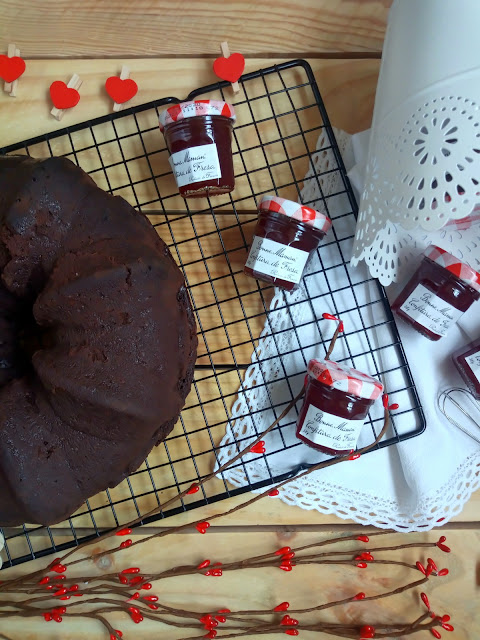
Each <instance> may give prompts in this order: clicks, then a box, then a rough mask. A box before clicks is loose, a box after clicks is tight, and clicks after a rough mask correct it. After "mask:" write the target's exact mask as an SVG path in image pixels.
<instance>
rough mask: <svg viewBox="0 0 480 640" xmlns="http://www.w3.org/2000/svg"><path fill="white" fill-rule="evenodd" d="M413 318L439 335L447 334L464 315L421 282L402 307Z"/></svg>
mask: <svg viewBox="0 0 480 640" xmlns="http://www.w3.org/2000/svg"><path fill="white" fill-rule="evenodd" d="M400 309H401V310H402V311H404V312H405V313H406V314H407V315H408V316H410V318H412V320H415V322H418V324H421V325H422V327H425V328H426V329H428V330H429V331H431V332H432V333H436V334H437V336H444V335H446V333H447V331H448V330H449V329H450V327H451V326H452V324H455V323H456V322H457V320H458V319H459V318H460V316H461V315H463V311H459V310H458V309H455V307H452V305H450V304H448V303H447V302H445V300H442V298H439V297H438V296H436V295H435V294H434V293H432V291H430V290H429V289H427V287H424V286H423V284H419V285H417V286H416V287H415V290H414V291H412V293H411V294H410V295H409V296H408V298H407V299H406V300H405V302H404V303H403V304H402V306H401V307H400Z"/></svg>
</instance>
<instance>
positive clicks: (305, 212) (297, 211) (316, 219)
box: [258, 195, 332, 233]
mask: <svg viewBox="0 0 480 640" xmlns="http://www.w3.org/2000/svg"><path fill="white" fill-rule="evenodd" d="M258 210H259V211H273V212H274V213H283V214H284V215H285V216H288V217H289V218H294V219H295V220H298V221H299V222H303V224H307V225H309V226H310V227H312V228H313V229H318V230H319V231H323V233H327V231H328V230H329V229H330V227H331V226H332V221H331V220H330V218H328V217H327V216H326V215H324V214H323V213H320V211H315V209H312V208H311V207H306V206H305V205H304V204H299V203H298V202H294V201H293V200H285V198H279V197H278V196H270V195H268V196H263V198H262V199H261V201H260V204H259V206H258Z"/></svg>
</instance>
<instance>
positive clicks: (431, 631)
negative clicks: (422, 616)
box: [430, 629, 442, 638]
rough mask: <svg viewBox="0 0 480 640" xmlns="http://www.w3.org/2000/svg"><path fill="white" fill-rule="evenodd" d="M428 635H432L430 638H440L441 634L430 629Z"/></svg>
mask: <svg viewBox="0 0 480 640" xmlns="http://www.w3.org/2000/svg"><path fill="white" fill-rule="evenodd" d="M430 633H431V634H432V636H435V638H441V637H442V634H441V633H440V632H439V631H437V630H436V629H430Z"/></svg>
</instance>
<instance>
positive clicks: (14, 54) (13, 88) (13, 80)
mask: <svg viewBox="0 0 480 640" xmlns="http://www.w3.org/2000/svg"><path fill="white" fill-rule="evenodd" d="M24 71H25V60H22V58H21V57H20V49H17V47H16V46H15V45H14V44H9V45H8V49H7V55H6V56H0V78H3V79H4V80H5V83H4V85H3V90H4V91H5V93H8V94H9V95H10V96H11V97H12V98H15V97H16V95H17V84H18V78H19V77H20V76H21V75H22V73H23V72H24Z"/></svg>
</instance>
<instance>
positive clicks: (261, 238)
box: [243, 195, 332, 291]
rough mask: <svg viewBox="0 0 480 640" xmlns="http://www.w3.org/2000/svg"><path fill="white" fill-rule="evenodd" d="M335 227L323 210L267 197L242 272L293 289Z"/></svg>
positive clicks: (259, 208) (263, 200)
mask: <svg viewBox="0 0 480 640" xmlns="http://www.w3.org/2000/svg"><path fill="white" fill-rule="evenodd" d="M331 226H332V221H331V220H330V218H328V217H327V216H326V215H324V214H323V213H320V212H319V211H315V209H311V208H310V207H306V206H305V205H303V204H299V203H298V202H293V201H291V200H285V198H279V197H277V196H271V195H268V196H264V197H263V198H262V200H261V202H260V205H259V207H258V221H257V225H256V228H255V235H254V237H253V241H252V245H251V247H250V251H249V254H248V258H247V262H246V263H245V268H244V270H243V272H244V273H245V274H246V275H247V276H251V277H252V278H256V279H257V280H263V281H264V282H269V283H271V284H274V285H275V286H276V287H280V288H281V289H285V290H286V291H293V290H294V289H296V288H297V287H298V284H299V282H300V280H301V279H302V275H303V271H304V269H305V266H306V264H307V261H308V259H309V258H310V256H311V255H312V253H313V252H314V251H315V249H316V248H317V247H318V244H319V242H320V241H321V240H322V238H323V237H324V236H325V234H326V233H327V231H328V230H329V229H330V227H331Z"/></svg>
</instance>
